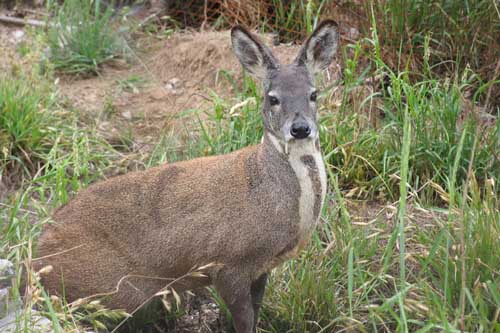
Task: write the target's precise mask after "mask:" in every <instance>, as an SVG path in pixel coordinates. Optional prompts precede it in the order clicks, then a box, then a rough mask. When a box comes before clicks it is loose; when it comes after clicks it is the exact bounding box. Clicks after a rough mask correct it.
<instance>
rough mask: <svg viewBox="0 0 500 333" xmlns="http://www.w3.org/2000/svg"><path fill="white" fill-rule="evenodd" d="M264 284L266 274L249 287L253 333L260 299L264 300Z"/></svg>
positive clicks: (255, 329)
mask: <svg viewBox="0 0 500 333" xmlns="http://www.w3.org/2000/svg"><path fill="white" fill-rule="evenodd" d="M266 283H267V273H264V274H262V275H261V276H260V277H259V278H258V279H257V280H255V281H254V282H252V286H251V287H250V293H251V295H252V305H253V315H254V323H253V330H254V332H257V322H258V319H259V310H260V306H261V304H262V298H264V291H265V290H266Z"/></svg>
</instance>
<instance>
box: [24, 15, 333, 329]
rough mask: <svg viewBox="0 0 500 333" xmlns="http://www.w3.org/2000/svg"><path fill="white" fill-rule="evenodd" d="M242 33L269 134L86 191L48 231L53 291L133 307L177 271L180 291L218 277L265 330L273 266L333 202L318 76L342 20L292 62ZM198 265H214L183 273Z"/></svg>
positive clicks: (227, 298)
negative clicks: (261, 317) (261, 318)
mask: <svg viewBox="0 0 500 333" xmlns="http://www.w3.org/2000/svg"><path fill="white" fill-rule="evenodd" d="M231 42H232V47H233V51H234V53H235V55H236V57H237V58H238V59H239V61H240V63H241V65H242V66H243V68H244V69H245V70H246V71H247V72H248V73H249V74H251V75H252V76H253V77H254V78H256V79H258V80H260V81H261V82H262V87H263V89H262V91H263V102H262V108H261V112H262V120H263V129H264V130H263V131H264V134H263V138H262V142H261V143H260V144H256V145H253V146H249V147H246V148H243V149H240V150H237V151H234V152H232V153H229V154H225V155H219V156H207V157H201V158H196V159H192V160H187V161H180V162H175V163H165V164H163V165H160V166H157V167H153V168H150V169H147V170H144V171H135V172H130V173H126V174H124V175H120V176H116V177H111V178H109V179H106V180H103V181H100V182H96V183H94V184H92V185H90V186H89V187H87V188H86V189H83V190H81V191H80V192H78V193H77V194H76V195H75V196H74V197H73V198H72V199H70V200H69V201H68V202H67V203H66V204H64V205H63V206H62V207H59V208H58V209H56V211H55V212H54V213H53V215H52V222H51V223H47V224H46V225H45V226H44V227H43V230H42V232H41V235H40V238H39V241H38V248H37V252H36V254H37V257H38V258H37V259H35V260H34V262H33V268H34V269H35V270H40V269H42V268H44V267H48V266H50V267H51V268H52V270H51V271H50V272H49V273H46V274H43V275H42V276H41V284H42V285H43V286H44V288H45V290H46V291H47V292H48V293H49V294H52V295H60V296H64V297H65V299H66V300H67V301H68V302H71V301H75V300H78V299H81V298H86V297H90V296H92V295H106V297H104V298H103V300H102V301H103V303H104V304H105V305H106V306H107V307H109V308H112V309H123V310H125V311H127V312H129V313H130V312H132V311H134V309H136V308H137V307H139V306H141V304H143V303H144V302H145V301H147V300H148V299H150V298H151V297H152V296H154V295H156V293H157V292H158V291H160V290H162V288H164V287H165V285H166V284H167V283H172V282H169V281H174V282H173V284H172V285H171V286H172V288H173V289H174V290H175V291H176V292H181V291H185V290H193V289H196V288H199V287H204V286H213V287H214V289H215V290H216V291H217V293H218V294H219V295H220V297H221V298H222V299H223V300H224V302H225V303H226V305H227V307H228V309H229V311H230V313H231V314H232V318H233V325H234V328H235V331H236V332H237V333H254V332H256V328H257V320H258V314H259V309H260V307H261V304H262V301H263V296H264V291H265V287H266V283H267V277H268V273H269V272H270V271H271V270H272V269H273V268H275V267H277V266H278V265H280V264H282V263H283V262H285V261H286V260H288V259H291V258H294V257H296V256H297V255H298V254H299V253H300V251H301V250H302V249H304V248H305V246H306V244H307V242H308V240H309V239H310V237H311V233H312V232H313V230H314V228H315V226H316V225H317V223H318V220H319V217H320V213H321V210H322V207H323V204H324V201H325V196H326V192H327V177H326V171H325V164H324V161H323V157H322V154H321V149H320V143H319V128H318V123H317V121H318V115H317V99H318V94H319V93H318V91H317V89H316V87H315V84H314V78H315V74H317V73H319V72H321V71H323V70H324V69H326V68H327V67H328V66H329V64H330V63H331V61H332V59H333V57H334V56H335V54H336V51H337V48H338V44H339V33H338V26H337V23H335V21H332V20H325V21H323V22H321V23H320V24H319V25H318V26H317V28H316V29H315V30H314V31H313V32H312V34H311V35H310V36H309V38H307V40H306V41H305V42H304V43H303V45H302V46H301V47H300V50H299V52H298V55H297V56H296V58H295V60H294V61H293V62H292V63H290V64H280V62H279V61H278V60H277V59H276V57H275V56H274V55H273V53H272V52H271V50H270V48H268V47H267V46H266V45H265V44H264V43H263V42H262V41H261V40H260V39H259V38H258V37H257V36H255V35H254V34H252V33H251V32H249V31H248V30H247V29H246V28H244V27H242V26H235V27H233V28H232V30H231ZM211 263H215V264H213V265H211ZM193 267H205V269H204V270H203V274H199V275H197V276H192V277H190V276H187V277H185V278H182V279H179V277H182V276H184V275H186V273H187V272H189V271H190V270H192V269H193Z"/></svg>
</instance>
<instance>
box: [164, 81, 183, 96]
mask: <svg viewBox="0 0 500 333" xmlns="http://www.w3.org/2000/svg"><path fill="white" fill-rule="evenodd" d="M182 86H183V84H182V81H181V80H180V79H178V78H176V77H174V78H173V79H170V80H168V81H167V83H166V84H165V89H166V90H167V91H168V92H169V93H171V94H173V95H180V94H182V90H183V89H182Z"/></svg>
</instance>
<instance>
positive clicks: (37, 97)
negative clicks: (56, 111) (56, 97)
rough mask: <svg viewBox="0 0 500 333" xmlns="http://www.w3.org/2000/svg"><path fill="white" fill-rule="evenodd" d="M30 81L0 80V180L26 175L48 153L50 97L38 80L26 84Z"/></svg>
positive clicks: (11, 78)
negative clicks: (21, 174)
mask: <svg viewBox="0 0 500 333" xmlns="http://www.w3.org/2000/svg"><path fill="white" fill-rule="evenodd" d="M30 79H31V78H30V77H29V75H28V77H25V75H19V77H11V76H7V75H5V74H4V75H1V76H0V147H1V151H0V156H1V157H0V167H1V170H0V177H2V176H4V177H8V176H9V175H7V174H4V173H5V171H8V172H9V174H12V173H16V174H18V173H19V172H16V171H18V170H19V171H21V173H23V172H24V173H25V174H29V173H30V172H32V171H34V170H36V168H37V164H38V161H39V159H40V157H41V154H43V153H44V152H46V151H47V150H48V144H49V140H48V137H49V135H50V124H51V122H52V114H51V113H50V111H49V110H48V108H50V106H51V104H52V103H53V96H52V95H51V91H50V89H47V85H46V84H45V83H44V82H42V81H40V80H32V82H30V83H29V84H26V83H25V81H26V80H28V81H29V80H30ZM2 171H4V172H2Z"/></svg>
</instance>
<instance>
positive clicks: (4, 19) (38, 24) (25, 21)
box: [0, 15, 47, 28]
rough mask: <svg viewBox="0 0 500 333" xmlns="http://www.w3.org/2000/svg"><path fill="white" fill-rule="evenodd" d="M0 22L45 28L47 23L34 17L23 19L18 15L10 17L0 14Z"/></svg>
mask: <svg viewBox="0 0 500 333" xmlns="http://www.w3.org/2000/svg"><path fill="white" fill-rule="evenodd" d="M0 23H6V24H15V25H21V26H25V25H31V26H33V27H41V28H45V27H46V26H47V24H46V23H45V22H43V21H39V20H34V19H22V18H17V17H10V16H4V15H0Z"/></svg>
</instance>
